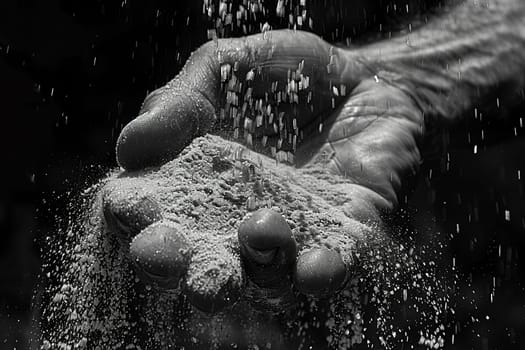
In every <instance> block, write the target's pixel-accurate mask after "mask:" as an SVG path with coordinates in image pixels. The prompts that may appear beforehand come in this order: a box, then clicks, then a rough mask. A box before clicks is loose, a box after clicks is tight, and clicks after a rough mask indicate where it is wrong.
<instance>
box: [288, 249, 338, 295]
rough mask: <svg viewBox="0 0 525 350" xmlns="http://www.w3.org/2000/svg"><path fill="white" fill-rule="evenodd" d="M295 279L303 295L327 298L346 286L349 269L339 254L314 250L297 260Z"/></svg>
mask: <svg viewBox="0 0 525 350" xmlns="http://www.w3.org/2000/svg"><path fill="white" fill-rule="evenodd" d="M293 279H294V285H295V287H296V288H297V289H298V290H299V291H300V292H301V293H304V294H309V295H313V296H317V297H327V296H330V295H332V294H334V293H335V292H337V291H338V290H340V289H341V288H342V287H343V286H344V283H345V281H346V279H347V267H346V266H345V264H344V262H343V260H342V258H341V256H340V255H339V253H338V252H336V251H333V250H328V249H324V248H323V249H312V250H309V251H307V252H305V253H303V254H301V255H300V256H299V258H298V259H297V263H296V265H295V268H294V272H293Z"/></svg>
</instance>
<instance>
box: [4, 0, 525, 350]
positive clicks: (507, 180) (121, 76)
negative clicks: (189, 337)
mask: <svg viewBox="0 0 525 350" xmlns="http://www.w3.org/2000/svg"><path fill="white" fill-rule="evenodd" d="M343 2H344V1H343ZM319 3H321V2H319ZM413 3H414V1H411V7H410V11H416V10H413V9H415V8H416V9H417V8H418V7H417V6H412V5H413ZM415 3H416V4H418V2H417V1H416V2H415ZM425 3H426V4H428V3H429V2H425ZM436 3H437V2H436ZM334 4H335V5H334ZM388 4H391V1H380V6H379V7H378V8H377V12H376V13H373V14H372V15H371V14H364V15H363V17H362V19H363V26H361V27H359V28H357V29H356V30H355V31H350V33H346V34H348V35H349V36H352V37H353V38H356V39H357V38H359V32H360V30H363V29H364V28H365V27H366V25H368V26H369V27H371V28H372V31H373V30H374V28H376V27H377V26H375V24H377V23H378V22H382V21H383V22H386V18H385V17H384V16H385V14H386V5H388ZM398 4H399V5H400V6H398V8H399V9H403V8H404V7H403V4H404V2H403V1H398ZM336 5H337V6H339V8H340V5H341V1H337V0H331V1H324V2H322V4H321V8H322V9H323V10H324V12H323V11H318V13H319V14H320V15H322V16H325V17H326V18H328V16H335V15H337V13H340V10H339V12H337V11H338V10H337V8H338V7H337V6H336ZM334 6H335V7H334ZM423 7H425V6H423ZM334 8H335V10H334ZM391 9H392V7H390V10H389V11H390V12H389V14H388V15H389V16H390V15H391V13H392V10H391ZM350 10H351V9H350ZM201 11H202V8H201V3H200V1H189V2H183V1H161V0H157V1H146V0H140V1H139V0H135V1H132V0H127V1H126V0H124V1H121V2H108V1H101V0H92V1H90V2H80V1H61V0H47V1H40V2H38V1H33V0H20V1H15V0H2V1H1V2H0V152H1V153H0V154H1V160H2V162H1V163H0V164H1V168H0V169H1V170H0V174H1V178H0V234H1V237H0V349H4V348H5V349H13V348H15V347H16V348H17V349H25V348H27V347H28V343H27V331H28V328H29V325H30V317H31V316H30V315H31V312H30V310H31V301H32V295H33V288H34V286H35V282H36V281H37V276H38V273H39V269H40V253H39V250H38V249H39V247H40V246H42V245H41V242H42V240H43V239H45V237H46V236H48V235H52V234H53V230H54V229H55V228H56V222H57V221H58V218H59V217H61V216H63V215H64V210H65V208H66V205H67V202H68V200H69V198H71V197H74V195H75V193H77V192H79V191H80V190H82V189H83V188H85V187H87V186H88V185H89V184H90V183H93V182H95V181H96V180H97V178H98V177H100V176H102V175H103V174H104V173H105V171H106V170H107V169H108V168H109V167H111V166H115V161H114V143H115V140H116V137H117V136H118V133H119V131H120V130H121V128H122V126H123V125H124V124H125V123H127V122H128V121H129V120H130V119H132V118H133V116H134V115H135V113H136V112H137V111H138V109H139V106H140V103H141V102H142V100H143V98H144V97H145V96H146V94H147V92H148V91H151V90H153V89H155V88H157V87H159V86H160V85H162V84H163V83H164V82H166V81H167V80H168V79H170V78H171V77H172V76H173V75H175V74H176V72H177V71H178V70H179V69H180V67H181V65H182V64H183V62H184V61H185V59H186V58H187V56H188V55H189V53H190V52H191V51H192V50H193V49H194V48H196V47H197V46H198V45H199V44H201V43H203V42H204V41H205V40H206V31H205V27H206V26H207V25H208V23H207V22H206V21H205V19H204V18H203V17H202V15H201ZM348 13H350V12H348ZM319 14H318V15H319ZM409 16H410V13H409V14H404V15H403V16H402V15H401V14H400V15H399V16H398V17H396V20H394V21H391V20H390V21H389V22H390V23H391V25H394V26H395V25H397V24H399V23H403V21H404V20H406V18H408V17H409ZM322 18H323V17H320V22H319V23H320V25H319V26H318V27H317V30H318V32H319V33H321V34H323V35H325V37H326V38H327V39H334V38H335V39H340V38H341V36H343V37H344V36H345V35H343V34H341V31H339V32H337V33H338V34H337V35H335V34H334V33H335V31H334V26H333V23H334V21H331V20H325V21H324V22H323V21H322ZM274 24H275V25H278V24H279V23H274ZM338 36H339V37H338ZM500 114H503V113H500V112H498V111H496V112H495V113H492V114H488V115H485V116H484V117H483V118H482V119H481V118H480V116H479V115H478V116H477V118H474V113H472V115H470V116H467V118H466V120H465V121H464V122H463V123H460V125H459V126H457V127H455V128H454V129H453V130H451V131H450V132H449V131H445V130H438V131H437V132H436V133H435V137H434V138H433V141H432V142H429V144H428V145H426V149H427V153H426V155H427V160H426V164H425V166H424V168H423V170H422V173H421V176H420V186H419V187H418V189H419V190H418V191H417V192H416V194H415V195H414V196H413V198H412V200H411V202H410V207H411V208H418V210H417V213H418V214H417V215H415V219H414V220H416V222H415V223H416V224H417V220H418V219H417V218H421V217H425V216H427V217H432V216H435V217H436V227H437V229H439V230H440V231H441V232H443V234H446V235H450V237H451V238H452V240H451V247H450V254H451V256H452V257H454V258H455V262H456V270H457V271H458V274H459V280H460V282H459V283H458V294H457V297H455V298H454V300H453V301H452V302H453V304H454V312H455V314H451V315H450V321H451V324H452V327H453V328H454V329H455V331H456V332H457V335H455V345H454V346H453V345H450V343H451V339H447V342H448V344H449V348H451V349H454V348H457V349H463V348H470V346H472V347H475V348H477V349H483V350H484V349H493V348H499V349H510V348H514V349H519V348H521V346H522V345H521V344H522V341H523V336H522V335H521V334H524V333H525V297H524V295H525V291H524V289H523V286H524V284H523V279H520V276H521V274H523V270H524V268H523V261H524V259H523V258H520V255H521V256H523V254H524V253H525V252H524V241H525V219H524V217H525V196H524V193H523V192H524V189H523V182H524V181H523V178H524V177H525V174H524V172H525V156H524V155H525V133H524V131H523V130H524V129H523V124H525V120H523V119H525V117H522V116H524V115H525V107H524V105H519V106H518V107H517V108H515V109H514V110H512V111H511V112H510V113H509V116H508V117H507V118H501V115H500ZM480 119H481V120H480ZM482 131H483V132H482ZM475 145H477V153H476V154H474V146H475ZM423 221H425V220H423ZM491 294H492V300H493V301H492V302H491V301H490V300H491Z"/></svg>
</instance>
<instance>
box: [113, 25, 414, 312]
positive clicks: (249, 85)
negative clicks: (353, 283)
mask: <svg viewBox="0 0 525 350" xmlns="http://www.w3.org/2000/svg"><path fill="white" fill-rule="evenodd" d="M373 66H374V65H373V63H372V62H367V61H366V59H365V58H364V57H360V56H359V54H358V52H352V51H349V50H347V49H343V48H336V47H333V46H331V45H330V44H328V43H326V42H324V41H322V40H321V39H320V38H319V37H317V36H315V35H313V34H310V33H306V32H300V31H297V32H295V31H288V30H282V31H273V32H268V33H265V34H260V35H254V36H249V37H246V38H241V39H221V40H218V41H212V42H208V43H206V44H205V45H203V46H202V47H200V48H199V49H198V50H197V51H196V52H195V53H194V54H193V55H192V56H191V57H190V59H189V60H188V62H187V63H186V65H185V67H184V68H183V70H182V71H181V73H180V74H179V75H178V76H177V77H176V78H175V79H173V80H172V81H171V82H169V83H168V84H167V85H166V86H165V87H162V88H160V89H158V90H156V91H154V92H153V93H151V94H150V95H149V96H148V97H147V98H146V100H145V102H144V104H143V106H142V109H141V111H140V115H139V116H138V117H137V118H136V119H135V120H133V121H131V122H130V123H129V124H128V125H127V126H126V127H125V128H124V129H123V131H122V133H121V135H120V137H119V140H118V142H117V160H118V163H119V164H120V165H121V166H122V167H123V168H124V169H126V170H136V169H140V168H144V167H148V166H153V165H159V164H161V163H163V162H166V161H168V160H170V159H172V158H174V157H175V156H176V155H177V154H178V153H179V152H180V151H181V150H182V149H183V148H184V147H185V146H187V145H188V144H189V143H190V142H191V140H192V139H193V138H195V137H196V136H199V135H203V134H205V133H207V132H208V131H211V130H212V128H213V127H216V126H217V125H218V124H221V125H222V126H223V129H225V128H226V129H230V130H231V129H232V127H233V129H234V131H233V134H235V135H236V136H237V134H238V133H239V130H237V131H235V128H240V129H242V126H243V125H242V119H241V123H239V122H238V121H235V115H236V114H235V110H236V109H235V107H236V108H237V111H240V110H242V108H243V107H242V106H243V103H244V102H246V103H247V106H248V107H247V108H246V112H243V113H245V115H244V116H245V117H247V118H249V119H250V120H251V119H252V118H253V121H252V122H249V123H244V132H243V134H244V135H245V141H246V142H247V143H248V144H251V145H253V147H254V148H255V149H256V150H258V151H260V152H262V153H265V152H267V151H268V148H269V149H270V150H271V153H272V154H274V155H277V156H279V155H281V158H282V156H283V155H287V159H289V158H290V157H289V154H290V153H291V152H293V151H294V150H295V152H293V154H294V158H295V159H294V161H295V165H296V169H297V172H300V171H307V172H309V173H310V174H315V175H316V176H318V177H319V178H323V177H326V176H334V177H336V176H339V177H341V178H344V179H345V181H344V182H341V183H340V184H339V186H338V190H339V191H340V192H341V194H342V195H344V196H343V197H344V198H347V199H349V200H347V201H346V202H345V203H342V204H341V207H340V208H338V209H341V210H342V211H343V212H344V213H345V214H346V215H347V216H348V217H349V218H351V219H353V220H357V221H359V222H361V223H364V224H366V225H370V227H372V226H373V227H375V228H376V230H377V229H379V228H380V225H377V224H378V223H380V221H381V219H380V215H381V214H382V213H384V212H388V211H391V210H392V209H394V208H395V207H396V206H397V204H398V194H399V192H400V191H401V190H402V187H403V185H404V184H405V182H406V181H405V180H406V179H407V178H408V177H409V176H411V175H413V174H414V173H415V172H417V170H418V167H419V162H420V154H419V150H418V146H417V143H418V140H419V139H420V137H422V134H423V116H422V113H421V110H420V109H419V108H418V106H417V105H416V104H415V103H414V101H413V100H412V98H411V97H410V95H409V94H410V91H407V90H406V89H404V88H403V87H400V86H394V85H391V84H389V83H387V82H384V81H382V80H380V79H379V78H378V77H377V76H375V73H374V70H376V69H377V68H370V67H373ZM299 82H300V83H299ZM241 83H242V86H241ZM248 91H249V93H248ZM276 92H281V94H279V95H280V97H279V96H278V94H277V93H276ZM225 95H228V97H227V98H226V102H225V101H224V100H225ZM236 98H237V99H238V101H235V99H236ZM279 99H280V100H281V101H279ZM258 101H261V102H264V104H265V105H264V106H263V108H261V107H260V105H259V106H258V105H257V103H258ZM267 105H270V110H271V111H272V112H270V113H268V109H267ZM232 113H233V117H232V118H229V116H230V115H232ZM240 113H241V112H239V114H240ZM271 113H273V114H274V116H273V117H272V118H273V123H272V122H269V119H270V118H271V117H270V116H269V115H270V114H271ZM257 114H263V115H264V119H263V121H262V122H260V123H258V122H257V121H256V120H257V119H256V115H257ZM274 124H275V125H276V127H274ZM283 125H284V126H285V127H283ZM301 130H302V132H301ZM286 133H289V134H290V135H292V136H291V137H287V135H285V134H286ZM294 137H295V140H296V141H293V140H294ZM290 140H292V141H291V142H290ZM301 140H302V141H301ZM263 144H266V146H264V145H263ZM279 146H280V147H279ZM279 149H284V150H285V151H283V152H280V153H278V152H277V151H278V150H279ZM121 206H122V205H121V203H117V204H115V203H113V202H111V201H108V200H107V201H106V203H105V215H106V218H107V220H108V222H110V223H111V222H113V223H116V224H115V225H114V227H117V228H116V229H115V230H116V231H119V230H121V231H122V230H124V231H126V230H128V231H130V228H132V227H135V228H136V229H135V234H136V233H137V232H136V231H139V230H141V229H143V228H145V227H146V226H148V225H149V224H151V223H152V222H154V221H156V220H157V219H158V218H157V215H158V213H157V211H156V210H157V209H156V208H153V207H151V206H150V205H148V204H147V201H146V202H145V204H144V205H139V206H138V207H137V209H136V210H135V212H133V213H132V214H130V215H122V213H120V212H119V210H120V209H119V208H120V207H121ZM257 215H260V216H261V217H260V218H259V219H260V220H262V221H264V220H266V221H271V222H275V223H280V222H282V221H284V220H283V219H282V218H281V217H280V216H279V215H278V214H276V213H273V212H270V211H266V212H261V213H259V214H257ZM140 218H143V219H144V220H142V219H140ZM254 220H255V219H252V221H253V222H258V220H255V221H254ZM253 222H252V224H249V223H248V224H246V225H244V226H243V225H241V227H240V229H239V236H240V239H241V241H240V247H241V254H242V255H243V258H244V260H245V261H246V262H247V263H246V264H245V266H246V268H247V272H248V275H249V278H250V279H251V280H253V281H257V283H258V284H259V285H260V286H261V287H262V288H265V287H267V284H268V283H267V282H268V281H266V280H265V278H266V277H264V276H267V275H268V271H267V270H265V266H266V265H268V264H267V263H268V262H267V261H264V260H265V259H266V255H265V254H266V253H267V252H268V251H271V250H272V249H279V248H280V251H283V252H285V254H286V256H285V257H284V260H285V261H287V262H292V263H283V264H280V265H279V266H280V267H279V268H280V269H284V273H286V274H288V275H290V274H291V275H293V281H294V286H295V288H296V289H297V290H298V291H300V292H302V293H304V294H310V295H314V296H323V297H326V296H330V295H332V294H333V293H336V292H337V291H339V290H340V289H341V287H342V286H343V284H344V283H345V282H346V281H347V280H348V276H349V275H351V274H352V266H350V265H349V263H348V262H347V261H344V259H342V258H341V257H340V255H339V253H337V249H335V250H315V249H313V250H310V251H307V252H305V253H303V254H302V255H300V256H298V257H297V260H296V257H295V254H296V247H295V242H294V241H293V237H291V236H290V234H289V232H288V231H287V230H286V229H283V230H281V231H279V232H281V234H280V235H279V234H275V235H272V234H271V233H269V232H267V231H265V230H264V229H261V227H258V226H257V225H255V224H253ZM372 223H373V225H372ZM131 231H133V230H131ZM155 234H157V236H158V237H161V236H162V237H163V235H164V233H162V232H160V233H159V232H157V233H155V232H154V233H153V234H152V235H153V236H155ZM362 239H363V240H364V241H366V239H367V237H363V238H362ZM159 240H160V238H159ZM157 241H158V240H155V239H146V240H142V241H140V243H136V244H135V245H139V246H138V247H135V250H133V246H132V251H131V254H136V255H137V257H136V258H137V259H139V260H140V259H143V260H144V261H146V260H148V258H151V259H149V260H148V261H152V259H153V260H154V258H153V257H150V256H147V257H144V256H143V255H144V254H145V255H148V254H149V255H151V256H153V253H152V252H153V251H155V249H157V248H158V247H157V246H156V244H157V243H158V242H157ZM254 242H256V243H254ZM179 243H180V242H179ZM174 244H175V243H174ZM175 245H177V247H176V248H180V247H179V245H180V244H178V243H177V244H175ZM176 248H174V249H173V250H174V251H176V250H177V249H176ZM139 252H140V253H139ZM144 252H145V253H144ZM148 252H149V253H148ZM139 255H140V256H139ZM175 255H176V254H175ZM177 264H178V263H177ZM177 264H176V265H177ZM153 265H154V264H153ZM161 265H162V264H159V268H158V269H155V271H150V272H151V273H152V274H153V275H156V276H164V278H165V280H166V281H168V280H178V278H179V277H180V275H181V273H182V272H181V271H180V269H179V270H177V269H175V270H177V271H171V270H170V271H168V270H166V269H165V268H164V267H165V266H164V267H163V266H161ZM148 267H151V264H149V266H144V268H146V269H147V268H148ZM274 273H276V271H275V270H272V274H274ZM197 304H199V303H198V302H197ZM216 304H217V305H218V304H220V302H219V301H216ZM197 306H201V307H202V305H197Z"/></svg>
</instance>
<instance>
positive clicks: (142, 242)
mask: <svg viewBox="0 0 525 350" xmlns="http://www.w3.org/2000/svg"><path fill="white" fill-rule="evenodd" d="M190 254H191V251H190V247H189V244H188V242H187V241H186V239H185V237H184V236H183V235H182V234H181V232H180V230H179V229H178V228H177V227H176V226H174V225H172V224H168V223H166V222H159V223H156V224H153V225H151V226H149V227H147V228H146V229H145V230H143V231H142V232H141V233H139V234H138V235H137V236H135V238H133V240H132V242H131V245H130V257H131V260H132V261H133V262H134V263H135V266H136V267H137V273H138V275H139V277H140V278H141V279H142V280H143V282H145V283H148V284H154V285H156V286H158V287H160V288H163V289H176V288H177V287H178V285H179V281H180V279H181V277H182V276H183V275H184V274H185V273H186V271H187V269H188V264H189V259H190Z"/></svg>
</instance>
